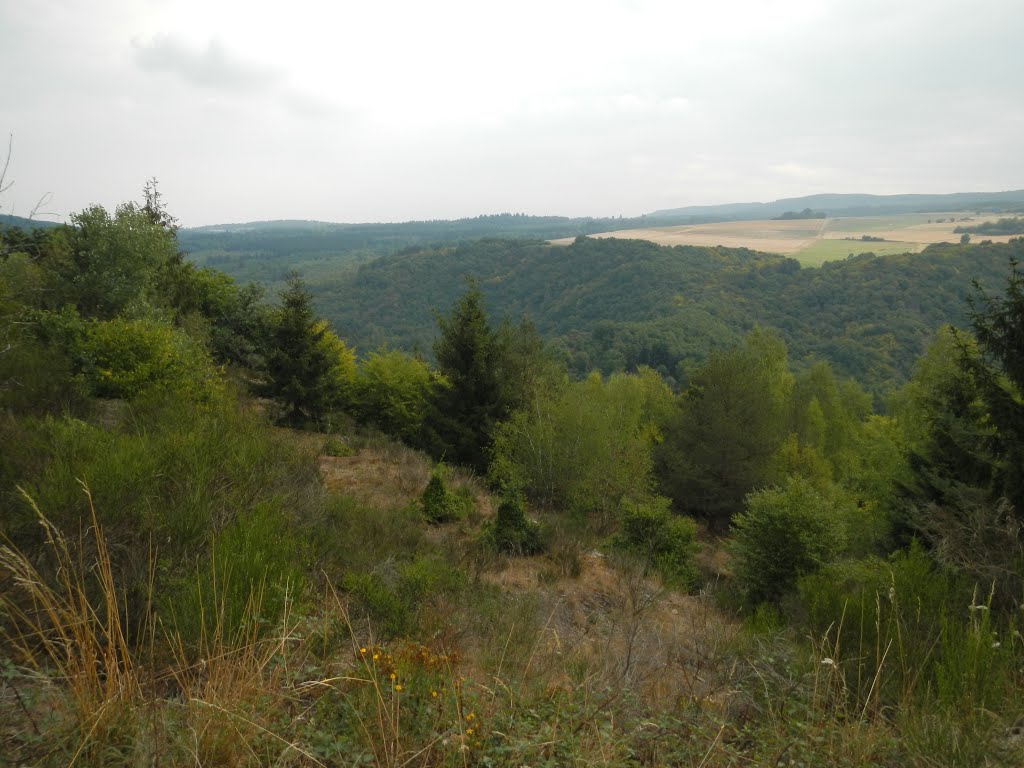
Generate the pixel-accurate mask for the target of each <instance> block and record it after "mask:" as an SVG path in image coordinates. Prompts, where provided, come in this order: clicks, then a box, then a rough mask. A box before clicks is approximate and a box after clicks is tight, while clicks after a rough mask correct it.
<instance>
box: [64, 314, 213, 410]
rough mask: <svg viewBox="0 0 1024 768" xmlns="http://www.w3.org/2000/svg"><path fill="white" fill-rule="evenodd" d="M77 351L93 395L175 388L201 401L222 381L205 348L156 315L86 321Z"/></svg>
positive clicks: (136, 393)
mask: <svg viewBox="0 0 1024 768" xmlns="http://www.w3.org/2000/svg"><path fill="white" fill-rule="evenodd" d="M76 351H77V354H78V356H79V357H80V359H81V361H82V368H83V371H84V374H85V378H86V381H87V383H88V385H89V387H90V388H91V389H92V391H93V393H94V394H95V395H96V396H98V397H108V398H125V399H132V398H135V397H138V396H140V395H143V394H147V395H152V394H154V393H174V394H176V395H183V396H186V397H188V398H189V399H192V400H206V399H209V398H210V397H211V396H212V395H213V394H214V393H215V392H217V391H218V390H219V389H220V386H221V381H220V377H219V376H218V374H217V371H216V369H215V368H214V367H213V365H212V363H211V361H210V357H209V354H208V353H207V352H206V349H205V348H204V347H203V346H202V345H201V344H200V343H198V342H197V341H195V340H194V339H192V338H191V337H190V336H189V335H188V334H186V333H185V332H184V331H182V330H179V329H176V328H174V327H172V326H170V325H168V324H167V323H163V322H160V321H158V320H150V319H137V320H129V319H125V318H115V319H114V320H109V321H106V322H100V321H94V322H91V323H88V324H87V325H86V331H85V338H84V340H83V341H82V343H81V346H80V348H79V349H77V350H76Z"/></svg>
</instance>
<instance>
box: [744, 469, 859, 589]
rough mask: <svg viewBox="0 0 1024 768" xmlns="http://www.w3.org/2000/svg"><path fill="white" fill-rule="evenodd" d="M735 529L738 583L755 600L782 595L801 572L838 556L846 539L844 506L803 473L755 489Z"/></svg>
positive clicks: (811, 571) (809, 570)
mask: <svg viewBox="0 0 1024 768" xmlns="http://www.w3.org/2000/svg"><path fill="white" fill-rule="evenodd" d="M732 531H733V547H732V552H733V555H734V573H735V575H736V582H737V585H738V586H739V588H740V591H741V592H742V593H743V594H744V596H745V597H746V598H747V600H749V601H750V602H751V603H754V604H757V603H762V602H770V601H776V600H778V599H779V598H781V597H782V596H783V595H784V594H786V593H787V592H789V591H790V590H792V589H793V588H794V587H795V586H796V582H797V579H798V578H799V577H800V576H802V575H804V574H807V573H813V572H814V571H816V570H818V569H819V568H820V567H821V566H823V565H825V564H826V563H829V562H831V561H832V560H834V559H835V558H836V556H837V555H839V553H840V552H841V551H842V550H843V547H844V545H845V542H846V529H845V525H844V518H843V514H842V512H841V510H839V509H837V507H836V505H835V504H834V503H833V502H832V501H831V500H830V499H827V498H826V497H824V496H822V495H821V493H819V492H818V491H817V490H816V489H815V488H814V486H813V485H811V483H810V482H809V481H807V480H806V479H804V478H800V477H791V478H790V479H789V480H788V481H787V482H786V485H785V486H784V487H782V488H766V489H764V490H760V491H756V492H755V493H751V494H749V495H748V496H747V508H746V510H745V511H744V512H742V513H741V514H739V515H737V516H736V518H735V519H734V520H733V527H732Z"/></svg>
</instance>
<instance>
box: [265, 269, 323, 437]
mask: <svg viewBox="0 0 1024 768" xmlns="http://www.w3.org/2000/svg"><path fill="white" fill-rule="evenodd" d="M329 334H330V330H329V329H328V327H327V324H326V323H324V322H321V321H319V320H318V319H317V317H316V315H315V314H314V313H313V298H312V295H311V294H310V293H309V291H308V290H307V289H306V286H305V283H304V282H303V281H302V278H300V277H299V276H298V275H297V274H294V273H293V274H291V275H290V276H289V277H288V287H287V288H286V289H285V290H284V292H283V293H282V294H281V309H280V310H279V312H278V314H277V317H276V318H275V320H274V323H273V329H272V333H271V348H270V350H269V351H268V353H267V375H268V379H269V380H268V381H267V383H266V385H265V387H264V393H265V394H266V395H268V396H270V397H272V398H274V399H275V400H277V401H278V402H279V403H280V404H281V406H282V407H283V409H284V413H283V415H282V417H281V421H282V422H283V423H285V424H291V425H293V426H299V425H301V424H303V423H304V422H307V421H318V420H319V419H320V418H321V417H322V416H323V415H324V414H325V412H326V411H327V410H328V409H329V408H330V407H331V406H332V405H334V404H336V402H337V400H338V398H339V396H340V394H341V393H340V392H339V391H338V377H337V376H334V375H332V372H333V369H334V368H335V367H336V366H337V365H338V360H336V359H334V356H332V354H331V351H332V347H333V346H335V345H333V344H330V343H327V342H328V341H329V340H330V339H329V337H328V335H329Z"/></svg>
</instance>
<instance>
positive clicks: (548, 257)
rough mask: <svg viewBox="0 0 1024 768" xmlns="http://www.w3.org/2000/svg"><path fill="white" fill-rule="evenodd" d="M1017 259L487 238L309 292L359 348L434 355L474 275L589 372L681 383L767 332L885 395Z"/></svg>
mask: <svg viewBox="0 0 1024 768" xmlns="http://www.w3.org/2000/svg"><path fill="white" fill-rule="evenodd" d="M1022 256H1024V243H1022V242H1015V243H1011V244H987V245H981V246H959V245H947V244H941V245H935V246H931V247H929V248H927V249H926V250H925V251H924V252H922V253H918V254H903V255H895V256H883V257H875V256H874V255H872V254H862V255H860V256H856V257H853V258H850V259H847V260H845V261H839V262H829V263H826V264H825V265H823V266H822V267H821V268H818V269H800V267H799V265H798V264H797V262H795V261H793V260H791V259H786V258H783V257H780V256H775V255H771V254H764V253H756V252H753V251H748V250H744V249H727V248H704V247H697V246H676V247H665V246H658V245H655V244H652V243H649V242H646V241H640V240H632V241H629V240H616V239H592V238H578V239H577V241H576V242H575V243H574V244H573V245H571V246H568V247H560V246H549V245H545V244H543V243H540V242H529V241H526V242H524V241H511V240H483V241H478V242H475V243H467V244H463V245H460V246H452V247H445V248H433V249H415V250H410V251H407V252H403V253H400V254H396V255H394V256H391V257H387V258H381V259H376V260H374V261H371V262H369V263H366V264H362V265H360V266H359V267H358V268H356V269H353V270H349V271H345V272H342V273H339V274H336V275H335V276H334V277H329V278H323V279H319V280H316V281H311V282H310V290H311V291H312V292H313V294H314V296H315V297H316V298H317V306H318V307H319V309H320V311H321V312H323V314H324V315H325V316H326V317H328V318H329V319H330V320H331V322H332V324H333V325H334V327H336V328H338V329H341V330H342V331H343V332H344V335H345V336H346V338H347V339H348V340H349V341H350V343H352V344H353V345H354V346H355V347H356V348H357V349H360V350H365V349H372V348H375V347H377V346H380V345H382V344H388V345H391V346H397V347H399V348H402V349H406V350H409V351H420V352H423V353H429V350H430V345H431V343H432V340H433V337H434V324H433V315H432V313H433V312H434V311H435V310H436V308H437V306H438V305H441V306H444V305H447V304H449V303H451V302H452V301H453V300H454V299H455V297H456V295H457V294H458V293H459V292H461V290H462V289H463V280H464V278H465V277H467V276H469V277H471V278H473V279H474V280H476V281H477V283H478V285H479V287H480V290H481V292H482V293H483V294H484V296H485V298H486V299H487V303H488V306H490V307H491V308H492V310H493V311H494V312H495V314H496V315H497V316H498V317H501V316H503V315H505V316H508V317H510V318H513V319H519V318H521V317H528V318H529V319H530V321H531V322H532V323H533V324H534V325H535V326H536V327H537V329H538V331H539V332H540V333H541V334H542V335H543V336H544V337H545V338H547V339H548V340H550V341H551V342H552V343H553V344H555V346H557V347H558V349H559V350H561V354H562V355H563V356H564V357H565V358H566V359H567V361H568V363H569V367H570V369H571V370H572V371H573V373H574V374H575V375H578V376H581V375H585V374H586V373H587V372H589V371H590V370H593V369H597V370H600V371H602V372H603V373H605V374H609V373H612V372H614V371H617V370H636V369H637V368H638V367H640V366H648V367H651V368H654V369H655V370H657V371H658V372H659V373H660V374H661V375H662V376H663V377H665V378H666V379H669V380H671V381H672V382H679V381H684V380H685V378H686V376H687V374H686V371H687V370H688V369H690V368H692V367H693V366H694V365H698V364H700V363H702V362H703V361H705V360H706V359H707V357H708V355H709V353H710V352H711V351H712V350H714V349H716V348H721V347H727V346H731V345H734V344H736V343H738V342H739V341H740V340H741V339H742V338H743V336H744V334H746V333H747V332H748V331H749V330H751V329H752V328H754V327H756V326H759V325H760V326H770V327H773V328H776V329H778V330H779V332H780V333H781V334H782V337H783V339H784V340H785V342H786V345H787V347H788V349H789V354H790V357H791V358H792V359H793V361H794V364H795V365H796V366H797V367H798V368H806V367H809V366H811V365H813V364H814V362H815V361H826V362H828V363H830V364H831V365H832V366H833V368H834V369H835V370H836V371H837V373H839V374H840V375H843V376H848V377H851V378H853V379H855V380H857V381H858V382H860V383H861V384H862V386H864V387H866V388H867V389H868V390H869V391H870V392H872V393H873V394H875V395H877V396H878V397H879V398H881V397H882V396H883V395H884V394H885V393H886V392H887V391H889V390H891V389H893V388H894V387H896V386H898V385H900V384H902V383H904V382H905V381H906V380H907V378H908V377H909V376H910V374H911V372H912V370H913V366H914V361H915V360H916V359H917V358H918V357H919V356H920V355H921V354H922V353H923V352H924V350H925V348H926V346H927V345H928V343H929V342H930V340H931V338H932V336H933V335H934V333H935V331H936V330H937V329H938V328H939V327H940V326H941V325H943V324H944V323H952V324H956V325H962V324H963V323H964V322H965V321H966V317H967V316H966V312H967V304H966V302H965V298H966V296H967V294H968V293H969V291H970V288H971V281H972V280H974V279H976V280H978V281H980V283H981V284H982V286H985V287H989V288H994V287H995V286H996V285H997V284H998V283H999V282H1000V281H1001V280H1002V279H1003V275H1004V273H1005V270H1006V264H1007V263H1008V261H1009V260H1010V259H1014V258H1016V259H1020V258H1021V257H1022ZM681 367H682V370H680V368H681Z"/></svg>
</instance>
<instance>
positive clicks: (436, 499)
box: [420, 464, 473, 524]
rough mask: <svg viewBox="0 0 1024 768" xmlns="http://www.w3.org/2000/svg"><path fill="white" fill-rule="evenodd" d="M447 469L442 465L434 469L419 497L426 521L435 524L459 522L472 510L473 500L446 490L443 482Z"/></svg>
mask: <svg viewBox="0 0 1024 768" xmlns="http://www.w3.org/2000/svg"><path fill="white" fill-rule="evenodd" d="M447 474H448V473H447V469H446V467H445V466H444V465H443V464H438V465H437V466H436V467H434V471H433V472H432V473H431V474H430V480H429V482H427V487H426V488H424V489H423V494H422V495H421V496H420V504H421V505H422V507H423V514H424V515H425V516H426V518H427V521H428V522H431V523H435V524H440V523H452V522H455V521H456V520H461V519H462V518H464V517H465V516H466V514H467V513H468V512H469V511H470V510H471V509H472V508H473V499H472V497H471V496H466V495H465V494H461V493H453V492H452V491H450V490H449V489H448V483H447V482H446V480H445V477H446V475H447Z"/></svg>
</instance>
